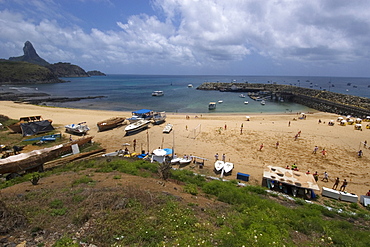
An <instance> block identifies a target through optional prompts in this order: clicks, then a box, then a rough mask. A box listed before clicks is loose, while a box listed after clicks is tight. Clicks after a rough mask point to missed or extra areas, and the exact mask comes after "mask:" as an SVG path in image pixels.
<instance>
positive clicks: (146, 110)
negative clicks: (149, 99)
mask: <svg viewBox="0 0 370 247" xmlns="http://www.w3.org/2000/svg"><path fill="white" fill-rule="evenodd" d="M151 111H152V110H148V109H141V110H137V111H133V112H132V113H133V114H137V115H141V114H147V113H150V112H151Z"/></svg>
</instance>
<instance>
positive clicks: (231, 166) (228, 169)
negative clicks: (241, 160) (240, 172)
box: [224, 162, 234, 173]
mask: <svg viewBox="0 0 370 247" xmlns="http://www.w3.org/2000/svg"><path fill="white" fill-rule="evenodd" d="M233 169H234V164H233V163H231V162H225V164H224V173H229V172H231V171H232V170H233Z"/></svg>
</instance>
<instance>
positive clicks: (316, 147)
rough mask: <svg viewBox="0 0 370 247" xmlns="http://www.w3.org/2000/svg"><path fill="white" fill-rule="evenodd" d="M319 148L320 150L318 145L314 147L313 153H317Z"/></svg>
mask: <svg viewBox="0 0 370 247" xmlns="http://www.w3.org/2000/svg"><path fill="white" fill-rule="evenodd" d="M317 150H319V147H318V146H315V147H314V149H313V151H312V153H313V154H316V153H317Z"/></svg>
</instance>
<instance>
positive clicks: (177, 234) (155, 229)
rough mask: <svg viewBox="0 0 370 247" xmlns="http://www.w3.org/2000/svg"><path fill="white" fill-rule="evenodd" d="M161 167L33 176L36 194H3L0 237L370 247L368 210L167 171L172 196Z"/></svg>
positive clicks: (101, 164) (86, 167)
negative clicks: (160, 173) (36, 181)
mask: <svg viewBox="0 0 370 247" xmlns="http://www.w3.org/2000/svg"><path fill="white" fill-rule="evenodd" d="M158 165H159V164H158V163H150V162H149V161H144V160H130V159H122V158H113V159H109V160H106V159H102V158H101V159H95V160H88V161H83V162H76V163H73V164H72V163H70V164H67V165H66V166H64V167H60V168H57V169H55V170H53V171H48V172H45V173H40V174H36V175H37V176H39V177H40V184H41V185H39V186H41V188H38V186H35V188H34V189H33V188H32V189H29V190H28V191H27V190H26V192H19V193H17V194H15V193H14V192H13V193H10V194H7V193H3V196H2V200H1V203H0V211H1V213H2V215H5V216H6V218H3V219H2V223H3V224H1V225H2V228H1V229H0V231H1V232H2V233H3V234H6V236H7V238H8V239H7V240H8V241H9V240H12V241H14V243H15V244H17V243H19V242H20V241H26V242H27V246H28V245H30V246H31V245H32V246H52V245H53V246H80V244H81V243H84V244H85V245H88V244H94V245H96V246H199V245H200V246H354V245H356V246H368V237H367V236H369V233H370V228H369V221H368V220H369V214H368V212H369V211H367V210H366V209H361V208H360V207H359V206H358V205H357V204H355V203H352V204H350V203H344V202H336V204H335V205H334V204H333V203H332V202H330V201H329V202H330V203H329V204H330V206H331V208H333V210H329V209H327V208H326V207H323V206H321V205H318V204H316V203H314V204H311V203H306V202H305V201H304V200H302V199H296V200H295V201H294V200H293V201H289V200H287V199H286V198H285V197H280V196H279V195H273V194H269V193H267V191H266V190H265V189H264V188H262V187H259V186H246V187H237V186H236V181H230V182H222V181H218V180H214V181H207V180H206V179H205V177H203V176H200V175H194V174H193V173H192V172H191V171H188V170H171V172H170V180H171V181H173V182H176V183H175V184H172V185H171V187H169V185H168V182H166V181H162V180H160V179H159V177H158V173H157V171H158ZM127 174H131V175H134V176H131V175H127ZM33 176H34V174H28V175H27V176H25V177H23V178H17V179H16V180H17V181H19V182H20V181H24V182H23V187H24V186H25V183H28V184H29V186H32V185H31V183H30V180H31V179H32V177H33ZM48 177H50V179H49V180H48V181H49V182H48V185H46V187H44V186H42V184H43V183H44V182H43V181H46V180H47V178H48ZM135 177H136V178H135ZM21 179H23V180H21ZM27 180H28V181H27ZM5 183H8V185H9V182H5ZM2 185H4V184H2ZM21 185H22V184H20V185H19V186H21ZM13 186H17V185H13ZM173 186H175V187H173ZM14 189H15V188H14ZM15 191H16V190H15ZM23 191H24V188H23ZM339 208H340V209H341V210H339V211H337V210H338V209H339ZM5 222H8V223H7V224H5ZM56 226H57V227H56Z"/></svg>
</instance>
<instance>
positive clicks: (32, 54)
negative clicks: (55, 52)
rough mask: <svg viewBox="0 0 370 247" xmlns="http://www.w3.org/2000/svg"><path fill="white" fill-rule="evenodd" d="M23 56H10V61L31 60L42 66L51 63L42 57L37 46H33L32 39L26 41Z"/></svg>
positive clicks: (30, 61)
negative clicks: (37, 50)
mask: <svg viewBox="0 0 370 247" xmlns="http://www.w3.org/2000/svg"><path fill="white" fill-rule="evenodd" d="M23 53H24V55H23V56H19V57H10V58H9V61H18V62H20V61H23V62H29V63H33V64H37V65H41V66H46V65H49V63H48V62H47V61H45V60H44V59H42V58H41V57H40V56H39V55H38V54H37V52H36V50H35V48H34V47H33V45H32V43H31V42H30V41H26V42H25V43H24V47H23Z"/></svg>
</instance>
